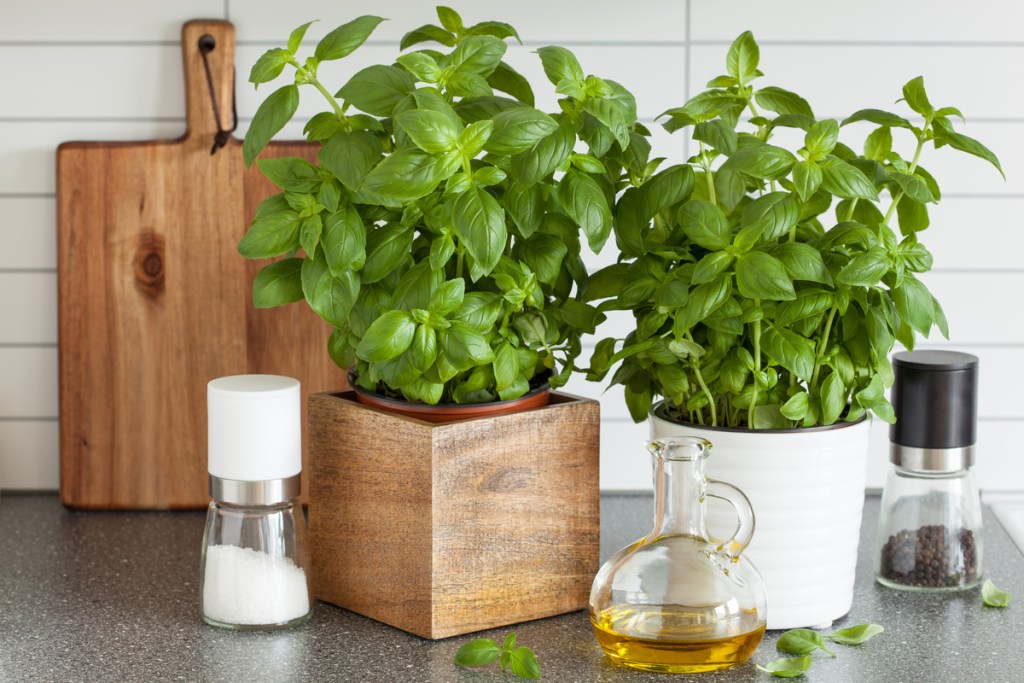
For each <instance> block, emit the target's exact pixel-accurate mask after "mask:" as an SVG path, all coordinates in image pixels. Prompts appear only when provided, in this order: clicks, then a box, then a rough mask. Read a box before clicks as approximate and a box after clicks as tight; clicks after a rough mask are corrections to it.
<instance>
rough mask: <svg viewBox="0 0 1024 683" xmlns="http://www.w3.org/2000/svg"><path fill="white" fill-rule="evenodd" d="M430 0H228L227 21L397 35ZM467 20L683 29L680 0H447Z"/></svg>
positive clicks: (607, 30) (548, 27) (592, 32)
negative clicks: (372, 23) (346, 26)
mask: <svg viewBox="0 0 1024 683" xmlns="http://www.w3.org/2000/svg"><path fill="white" fill-rule="evenodd" d="M435 4H436V3H427V2H416V3H414V2H408V1H402V0H381V1H378V2H374V3H372V4H366V5H358V4H353V3H339V2H336V1H334V0H295V1H293V2H285V3H282V2H274V1H273V0H234V1H233V2H231V4H230V18H231V21H232V22H233V23H234V24H235V26H237V27H238V38H239V40H244V41H274V42H275V43H280V44H282V45H283V44H284V41H285V40H286V39H287V38H288V33H289V32H290V31H291V30H292V28H294V27H296V26H299V25H300V24H304V23H306V22H307V21H310V20H312V19H319V20H320V22H319V24H314V25H313V26H312V27H310V30H309V37H310V39H311V40H319V39H320V38H321V37H322V36H323V35H325V34H326V33H327V32H328V31H330V30H331V29H333V28H334V27H335V26H338V25H340V24H343V23H345V22H348V21H351V20H352V19H354V18H356V17H357V16H359V15H360V14H376V15H378V16H381V17H385V18H387V19H389V21H385V22H384V23H383V24H381V25H380V26H378V27H377V29H376V31H374V33H373V36H372V40H375V41H378V40H388V41H394V42H396V43H397V41H398V40H400V39H401V37H402V36H403V35H404V34H405V33H406V32H408V31H411V30H412V29H414V28H417V27H419V26H421V25H423V24H427V23H432V24H436V23H438V21H437V15H436V13H435V12H434V5H435ZM453 6H454V7H455V9H456V10H458V11H459V13H460V14H461V15H462V17H463V19H464V20H465V22H466V23H467V24H475V23H477V22H481V21H503V22H506V23H509V24H512V25H513V26H514V27H515V28H516V29H518V31H519V35H520V37H521V38H522V39H523V40H524V41H526V42H529V43H537V42H540V43H546V42H561V41H565V42H620V41H636V42H645V43H646V42H649V41H659V42H660V41H682V40H683V39H684V38H685V36H686V3H684V2H681V1H680V0H645V2H644V3H643V5H642V7H641V8H634V9H631V10H629V11H626V10H625V9H623V5H622V3H621V2H615V1H614V0H591V1H590V2H587V3H586V4H585V5H581V4H579V3H573V2H551V1H550V0H519V2H515V3H508V2H499V1H498V0H474V1H473V2H472V3H461V4H456V3H453Z"/></svg>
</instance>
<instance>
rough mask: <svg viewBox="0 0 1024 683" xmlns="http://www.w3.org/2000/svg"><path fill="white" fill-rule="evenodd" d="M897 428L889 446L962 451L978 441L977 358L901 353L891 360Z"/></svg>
mask: <svg viewBox="0 0 1024 683" xmlns="http://www.w3.org/2000/svg"><path fill="white" fill-rule="evenodd" d="M892 365H893V372H894V374H895V381H894V382H893V385H892V405H893V408H894V409H895V412H896V424H894V425H892V426H890V427H889V440H890V441H891V442H892V443H894V444H900V445H902V446H911V447H914V448H963V447H965V446H973V445H974V442H975V441H976V425H977V421H978V420H977V418H978V357H977V356H973V355H971V354H969V353H961V352H959V351H914V352H908V351H901V352H899V353H897V354H895V355H894V356H893V358H892Z"/></svg>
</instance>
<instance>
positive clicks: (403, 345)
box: [356, 311, 416, 363]
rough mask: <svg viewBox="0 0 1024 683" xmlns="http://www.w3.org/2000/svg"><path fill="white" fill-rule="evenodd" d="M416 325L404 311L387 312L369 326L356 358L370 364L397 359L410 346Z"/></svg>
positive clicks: (357, 349)
mask: <svg viewBox="0 0 1024 683" xmlns="http://www.w3.org/2000/svg"><path fill="white" fill-rule="evenodd" d="M415 334H416V323H415V321H413V319H412V316H411V315H409V314H408V313H406V312H405V311H388V312H387V313H385V314H383V315H382V316H380V317H379V318H377V319H376V320H375V321H373V324H372V325H370V329H368V330H367V331H366V334H365V335H363V338H362V340H360V342H359V346H357V347H356V356H358V357H359V358H360V359H362V360H365V361H369V362H371V363H380V362H383V361H388V360H391V359H392V358H397V357H398V356H400V355H401V354H402V353H404V352H405V350H406V349H408V348H409V346H410V345H411V344H412V338H413V335H415Z"/></svg>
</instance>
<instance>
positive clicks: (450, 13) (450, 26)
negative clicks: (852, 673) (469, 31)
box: [437, 5, 463, 33]
mask: <svg viewBox="0 0 1024 683" xmlns="http://www.w3.org/2000/svg"><path fill="white" fill-rule="evenodd" d="M437 18H438V19H440V20H441V25H442V26H444V27H445V28H446V29H447V30H449V31H451V32H452V33H458V32H459V31H461V30H462V28H463V26H462V17H461V16H459V13H458V12H456V11H455V10H453V9H452V8H451V7H445V6H444V5H438V6H437Z"/></svg>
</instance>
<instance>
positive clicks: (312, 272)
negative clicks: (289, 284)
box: [302, 250, 359, 328]
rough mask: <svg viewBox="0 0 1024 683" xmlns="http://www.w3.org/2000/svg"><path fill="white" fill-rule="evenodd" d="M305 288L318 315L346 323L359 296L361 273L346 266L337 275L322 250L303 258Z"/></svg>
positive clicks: (335, 324) (339, 323) (334, 324)
mask: <svg viewBox="0 0 1024 683" xmlns="http://www.w3.org/2000/svg"><path fill="white" fill-rule="evenodd" d="M302 292H303V294H304V295H305V297H306V303H308V304H309V307H310V308H312V309H313V311H314V312H315V313H316V314H317V315H319V316H320V317H321V318H323V319H324V320H326V321H327V322H329V323H330V324H331V325H333V326H334V327H337V328H343V327H347V326H348V317H349V314H350V313H351V312H352V308H353V306H355V302H356V298H357V297H358V296H359V276H358V275H356V274H355V273H353V272H352V271H349V270H346V271H344V272H342V273H339V274H338V276H337V277H335V276H334V275H333V274H332V273H331V270H330V268H328V267H327V260H326V258H325V257H324V255H323V251H322V250H321V251H320V252H319V253H317V255H316V258H306V259H305V260H303V262H302Z"/></svg>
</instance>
